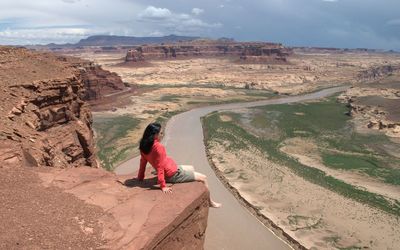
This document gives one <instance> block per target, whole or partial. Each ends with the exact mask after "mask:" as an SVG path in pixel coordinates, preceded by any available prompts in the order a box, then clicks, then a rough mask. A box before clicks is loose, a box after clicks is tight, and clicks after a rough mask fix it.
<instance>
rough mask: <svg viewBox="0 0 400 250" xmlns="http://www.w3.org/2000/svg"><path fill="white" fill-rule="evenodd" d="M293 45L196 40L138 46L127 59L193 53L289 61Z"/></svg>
mask: <svg viewBox="0 0 400 250" xmlns="http://www.w3.org/2000/svg"><path fill="white" fill-rule="evenodd" d="M291 54H292V51H291V49H289V48H285V47H284V46H283V45H282V44H278V43H262V42H234V41H220V40H216V41H214V40H196V41H192V42H181V43H175V44H163V45H145V46H138V47H134V48H132V49H130V50H128V52H127V55H126V58H125V61H126V62H140V61H144V60H154V59H179V58H190V57H231V58H234V59H235V58H236V59H237V60H239V61H241V62H252V63H285V62H287V58H288V56H290V55H291Z"/></svg>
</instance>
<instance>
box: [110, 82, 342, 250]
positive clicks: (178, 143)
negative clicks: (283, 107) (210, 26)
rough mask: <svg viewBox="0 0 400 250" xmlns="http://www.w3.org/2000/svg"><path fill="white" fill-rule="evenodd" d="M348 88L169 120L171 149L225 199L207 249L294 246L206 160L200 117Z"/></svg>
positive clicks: (214, 212)
mask: <svg viewBox="0 0 400 250" xmlns="http://www.w3.org/2000/svg"><path fill="white" fill-rule="evenodd" d="M345 89H346V87H337V88H331V89H326V90H322V91H319V92H316V93H312V94H307V95H303V96H294V97H287V98H279V99H271V100H265V101H257V102H251V103H234V104H226V105H218V106H212V107H205V108H198V109H194V110H191V111H188V112H185V113H182V114H179V115H177V116H175V117H173V118H172V119H171V120H170V121H169V122H168V124H167V127H166V131H165V137H164V139H163V143H164V145H165V146H166V147H167V150H168V153H169V154H170V155H171V156H172V157H173V158H174V159H175V160H176V162H177V163H178V164H191V165H194V166H195V168H196V170H197V171H199V172H202V173H204V174H206V175H207V176H208V180H209V184H210V189H211V194H212V196H213V197H214V199H215V200H217V201H218V202H222V203H223V207H222V208H221V209H211V211H210V214H209V220H208V228H207V236H206V243H205V248H206V249H290V248H291V247H290V246H289V245H287V244H286V243H285V242H283V241H282V240H281V239H279V238H278V237H277V236H276V235H275V234H274V233H272V232H271V231H270V230H269V229H267V228H266V227H265V226H264V225H263V224H262V223H261V222H259V221H258V219H257V218H256V217H254V216H253V215H252V214H251V213H249V212H248V210H247V209H246V208H245V207H243V206H242V205H241V204H240V203H239V202H238V201H237V200H236V198H235V197H234V196H233V195H232V194H231V193H230V192H229V191H228V190H227V189H226V188H225V186H224V185H223V184H222V183H221V182H220V180H219V179H218V177H217V176H216V175H215V173H214V172H213V170H212V169H211V167H210V166H209V163H208V160H207V156H206V152H205V147H204V143H203V130H202V126H201V123H200V117H202V116H205V115H206V114H208V113H210V112H213V111H217V110H230V109H237V108H246V107H255V106H262V105H270V104H282V103H291V102H298V101H304V100H310V99H318V98H322V97H325V96H328V95H331V94H333V93H336V92H339V91H343V90H345ZM138 162H139V158H134V159H130V160H128V161H127V162H125V163H123V164H121V165H120V166H119V167H117V169H116V170H115V172H116V173H117V174H128V173H132V172H135V171H137V169H138V166H139V163H138Z"/></svg>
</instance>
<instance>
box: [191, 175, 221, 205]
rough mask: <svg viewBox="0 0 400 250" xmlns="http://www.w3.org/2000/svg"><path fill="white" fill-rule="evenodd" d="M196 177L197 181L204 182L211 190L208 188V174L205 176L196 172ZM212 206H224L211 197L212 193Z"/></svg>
mask: <svg viewBox="0 0 400 250" xmlns="http://www.w3.org/2000/svg"><path fill="white" fill-rule="evenodd" d="M194 179H195V180H196V181H200V182H203V183H204V185H205V186H206V188H207V189H208V190H210V189H209V188H208V182H207V176H205V175H204V174H202V173H198V172H194ZM210 206H211V207H214V208H219V207H221V206H222V204H221V203H218V202H215V201H213V200H212V199H211V194H210Z"/></svg>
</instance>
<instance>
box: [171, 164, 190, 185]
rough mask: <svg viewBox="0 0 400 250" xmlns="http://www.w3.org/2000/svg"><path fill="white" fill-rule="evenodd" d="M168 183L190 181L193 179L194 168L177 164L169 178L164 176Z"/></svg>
mask: <svg viewBox="0 0 400 250" xmlns="http://www.w3.org/2000/svg"><path fill="white" fill-rule="evenodd" d="M166 181H167V182H168V183H182V182H192V181H195V179H194V168H193V166H189V165H179V166H178V170H177V171H176V173H175V174H174V175H173V176H172V177H169V178H166Z"/></svg>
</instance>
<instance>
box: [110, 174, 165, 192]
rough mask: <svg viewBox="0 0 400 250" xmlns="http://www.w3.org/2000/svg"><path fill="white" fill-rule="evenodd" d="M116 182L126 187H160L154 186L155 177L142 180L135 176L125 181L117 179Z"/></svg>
mask: <svg viewBox="0 0 400 250" xmlns="http://www.w3.org/2000/svg"><path fill="white" fill-rule="evenodd" d="M117 182H118V183H120V184H121V185H124V186H125V187H128V188H133V187H140V188H144V189H150V190H155V189H160V188H159V187H157V186H155V185H157V177H152V178H147V179H144V180H143V181H139V180H138V179H137V178H132V179H126V180H125V181H120V180H118V181H117Z"/></svg>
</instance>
